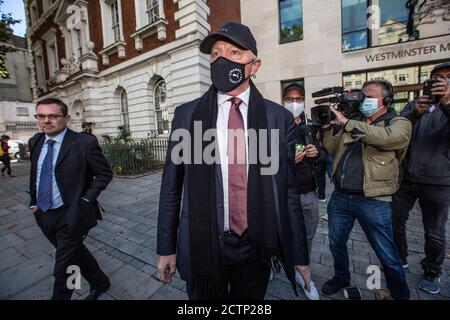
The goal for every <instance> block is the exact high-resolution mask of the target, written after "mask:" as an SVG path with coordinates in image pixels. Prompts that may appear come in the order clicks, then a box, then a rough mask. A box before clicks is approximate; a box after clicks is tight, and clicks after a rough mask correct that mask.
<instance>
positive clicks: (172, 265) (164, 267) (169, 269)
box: [156, 254, 177, 283]
mask: <svg viewBox="0 0 450 320" xmlns="http://www.w3.org/2000/svg"><path fill="white" fill-rule="evenodd" d="M176 261H177V255H176V254H172V255H170V256H159V257H158V261H157V262H156V272H157V274H158V279H159V280H160V281H162V282H165V283H168V282H171V281H172V277H173V276H174V275H175V272H176V271H177V267H176Z"/></svg>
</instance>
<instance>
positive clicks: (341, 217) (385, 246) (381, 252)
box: [328, 191, 410, 299]
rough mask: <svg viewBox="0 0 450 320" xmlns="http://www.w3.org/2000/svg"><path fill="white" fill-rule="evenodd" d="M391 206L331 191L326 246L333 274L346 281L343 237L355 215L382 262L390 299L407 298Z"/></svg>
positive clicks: (345, 237) (345, 255) (347, 264)
mask: <svg viewBox="0 0 450 320" xmlns="http://www.w3.org/2000/svg"><path fill="white" fill-rule="evenodd" d="M391 216H392V215H391V206H390V203H389V202H387V201H380V200H375V199H371V198H366V197H364V196H363V195H354V194H348V193H342V192H336V191H334V192H333V194H332V195H331V199H330V201H329V202H328V228H329V238H330V250H331V253H332V254H333V258H334V272H335V275H336V277H338V278H340V279H341V280H344V281H346V282H350V272H349V259H348V252H347V241H348V237H349V234H350V232H351V231H352V229H353V225H354V222H355V219H357V220H358V222H359V224H360V225H361V228H362V229H363V230H364V233H365V234H366V236H367V239H368V240H369V242H370V244H371V246H372V248H373V249H374V251H375V253H376V255H377V257H378V259H380V261H381V264H382V265H383V270H384V274H385V276H386V283H387V287H388V289H389V291H390V292H391V296H392V297H393V298H394V299H409V296H410V294H409V289H408V284H407V283H406V278H405V272H404V270H403V267H402V264H401V262H400V258H399V255H398V253H397V249H396V247H395V245H394V242H393V240H392V220H391V219H392V218H391Z"/></svg>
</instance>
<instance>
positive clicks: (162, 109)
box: [154, 80, 169, 134]
mask: <svg viewBox="0 0 450 320" xmlns="http://www.w3.org/2000/svg"><path fill="white" fill-rule="evenodd" d="M166 97H167V96H166V83H165V82H164V80H161V81H159V82H158V83H157V84H156V86H155V94H154V99H155V101H154V102H155V114H156V130H157V131H158V134H162V133H168V132H169V115H168V113H167V104H166Z"/></svg>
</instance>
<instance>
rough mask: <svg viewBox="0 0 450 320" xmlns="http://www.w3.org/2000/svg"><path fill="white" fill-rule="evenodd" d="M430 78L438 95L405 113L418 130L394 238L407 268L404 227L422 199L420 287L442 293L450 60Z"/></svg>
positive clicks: (397, 204) (449, 189)
mask: <svg viewBox="0 0 450 320" xmlns="http://www.w3.org/2000/svg"><path fill="white" fill-rule="evenodd" d="M431 79H433V80H437V82H436V83H434V84H433V87H432V88H433V89H432V90H431V92H432V95H433V96H434V97H430V96H426V95H423V96H421V97H419V99H418V100H417V101H411V102H409V103H408V104H407V105H406V106H405V109H404V110H403V111H402V113H401V115H402V116H404V117H406V118H408V119H410V120H411V122H412V124H413V133H412V137H411V143H410V146H409V152H408V156H407V158H406V160H405V162H404V166H403V167H404V168H403V169H404V170H402V171H403V172H404V177H403V179H402V182H401V185H400V188H399V190H398V192H397V194H396V195H395V196H394V197H393V200H392V215H393V216H392V218H393V225H394V242H395V244H396V245H397V247H398V250H399V254H400V258H401V260H402V264H403V266H404V267H405V268H407V267H408V262H407V256H408V252H407V250H408V246H407V242H406V232H405V225H406V222H407V220H408V216H409V212H410V210H411V209H412V208H413V206H414V203H415V201H416V199H417V198H418V199H419V205H420V209H421V211H422V220H423V226H424V229H425V258H424V259H423V260H422V262H421V265H422V268H423V270H424V275H423V277H422V279H421V280H420V282H419V288H420V289H422V290H424V291H427V292H429V293H438V292H439V281H440V275H441V272H442V271H441V266H442V264H443V262H444V257H445V241H446V240H445V223H446V221H447V219H448V210H449V207H450V170H449V168H450V159H449V154H450V148H449V145H450V144H449V141H450V86H449V82H450V62H445V63H441V64H439V65H437V66H435V67H434V69H433V70H432V71H431ZM435 97H437V98H438V99H439V102H438V103H437V104H434V103H433V102H432V100H431V98H433V100H434V98H435Z"/></svg>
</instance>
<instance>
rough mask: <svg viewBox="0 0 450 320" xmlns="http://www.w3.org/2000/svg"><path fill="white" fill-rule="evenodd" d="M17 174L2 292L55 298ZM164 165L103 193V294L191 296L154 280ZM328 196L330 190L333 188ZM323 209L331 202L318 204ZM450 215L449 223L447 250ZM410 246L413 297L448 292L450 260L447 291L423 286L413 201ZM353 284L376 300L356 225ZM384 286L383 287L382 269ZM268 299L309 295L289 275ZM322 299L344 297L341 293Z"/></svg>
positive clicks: (324, 234) (4, 191)
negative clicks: (295, 290) (106, 285)
mask: <svg viewBox="0 0 450 320" xmlns="http://www.w3.org/2000/svg"><path fill="white" fill-rule="evenodd" d="M12 169H13V171H14V174H15V175H16V176H17V177H15V178H3V179H2V178H1V177H0V182H1V184H0V208H1V210H0V299H49V298H50V297H51V293H52V284H53V276H52V272H53V264H54V249H53V248H52V246H51V245H50V243H49V242H48V241H47V239H46V238H45V237H44V236H43V235H42V232H41V230H40V229H39V228H38V227H37V225H36V222H35V219H34V217H33V216H32V215H31V212H30V210H29V209H28V202H29V195H28V194H27V193H26V190H27V189H28V181H29V175H28V172H29V163H26V162H25V163H16V164H13V167H12ZM160 180H161V172H158V173H154V174H150V175H147V176H142V177H139V178H133V179H129V178H128V179H127V178H115V179H114V180H113V182H112V183H111V184H110V185H109V187H108V188H107V190H106V191H105V192H104V193H103V194H102V195H101V197H100V199H99V200H100V202H101V204H102V206H103V207H104V208H105V209H106V211H107V212H106V213H105V214H104V215H103V217H104V220H103V221H100V222H99V225H98V226H97V227H96V228H94V229H93V230H91V232H90V233H89V235H88V237H87V238H86V241H85V243H86V245H87V246H88V248H89V249H90V250H91V251H92V253H93V255H94V256H95V257H96V259H97V260H98V262H99V264H100V266H101V267H102V269H103V270H104V271H105V272H106V274H107V275H108V276H109V277H110V279H111V283H112V286H111V289H110V290H109V291H108V292H107V293H106V294H104V295H103V296H102V297H101V299H107V300H115V299H187V295H186V292H185V283H184V281H182V280H180V279H179V278H177V277H175V278H174V280H173V282H172V283H170V284H165V285H164V284H162V283H161V282H159V281H157V280H155V279H153V278H152V277H151V275H152V274H154V273H155V271H156V269H155V264H156V258H157V256H156V224H157V211H158V198H159V189H160ZM328 189H329V190H327V196H328V197H329V194H330V192H331V187H328ZM320 210H321V214H323V213H325V211H326V203H320ZM449 232H450V222H448V223H447V252H450V249H449V243H450V241H449V239H450V236H449ZM408 240H409V248H410V257H409V265H410V267H409V270H408V271H407V274H406V276H407V280H408V283H409V285H410V289H411V294H412V299H425V300H430V299H450V260H449V259H448V258H447V259H446V261H445V263H444V268H443V270H444V273H443V275H442V278H441V281H442V285H441V293H440V294H439V295H430V294H427V293H424V292H422V291H420V290H419V289H417V283H418V281H419V279H420V276H421V274H422V270H421V268H420V264H419V262H420V260H421V258H422V257H423V256H424V254H423V241H424V240H423V227H422V222H421V215H420V211H419V209H418V208H415V209H414V211H413V213H412V214H411V218H410V220H409V222H408ZM348 248H349V254H350V269H351V272H352V284H353V285H357V286H358V287H359V288H360V289H362V293H363V298H364V299H373V298H374V293H373V291H369V290H367V289H366V290H363V289H364V288H367V287H366V279H367V277H368V275H367V274H366V269H367V267H368V266H369V265H371V264H377V263H378V259H377V258H376V256H375V253H374V252H373V250H372V249H371V248H370V246H369V244H368V242H367V239H366V237H365V235H364V233H363V232H362V230H361V228H360V227H359V225H357V224H356V226H355V228H354V230H353V232H352V233H351V235H350V240H349V242H348ZM311 260H312V263H311V267H312V272H313V279H314V281H315V283H316V284H317V286H318V287H319V288H320V287H321V286H322V284H323V283H324V282H325V281H326V280H327V279H328V278H330V277H332V276H333V267H332V265H333V258H332V256H331V252H330V249H329V246H328V228H327V223H326V221H321V222H320V224H319V228H318V230H317V235H316V237H315V239H314V243H313V247H312V256H311ZM382 287H383V288H385V287H386V286H385V282H384V277H383V276H382ZM88 290H89V286H88V284H87V283H86V282H85V281H84V279H83V281H82V284H81V289H80V290H76V291H75V294H74V295H73V299H83V298H84V297H85V296H86V295H87V292H88ZM266 299H296V300H305V299H306V297H305V296H304V295H303V293H300V295H299V297H296V296H295V294H294V293H293V292H292V289H291V287H290V284H289V283H288V281H287V279H286V277H285V276H284V275H283V274H277V275H276V276H275V279H274V280H273V281H272V282H271V283H270V284H269V288H268V290H267V296H266ZM321 299H324V300H325V299H343V296H342V293H338V294H336V295H334V296H331V297H327V296H321Z"/></svg>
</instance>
